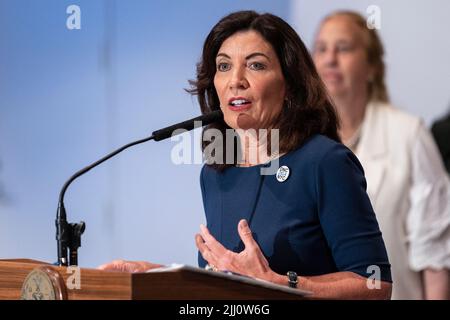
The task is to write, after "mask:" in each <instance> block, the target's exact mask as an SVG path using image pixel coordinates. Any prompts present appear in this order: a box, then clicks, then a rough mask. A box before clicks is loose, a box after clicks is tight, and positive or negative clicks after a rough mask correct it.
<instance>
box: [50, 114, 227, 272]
mask: <svg viewBox="0 0 450 320" xmlns="http://www.w3.org/2000/svg"><path fill="white" fill-rule="evenodd" d="M222 117H223V114H222V112H221V111H220V110H218V111H214V112H211V113H209V114H206V115H203V116H199V117H196V118H193V119H190V120H187V121H184V122H181V123H178V124H175V125H173V126H169V127H166V128H164V129H161V130H157V131H154V132H153V133H152V135H151V136H150V137H147V138H145V139H141V140H137V141H134V142H131V143H129V144H127V145H124V146H123V147H121V148H119V149H117V150H115V151H113V152H111V153H110V154H108V155H106V156H105V157H103V158H101V159H100V160H98V161H96V162H94V163H93V164H91V165H89V166H87V167H85V168H83V169H81V170H80V171H78V172H76V173H75V174H74V175H72V176H71V177H70V178H69V180H67V181H66V183H65V184H64V185H63V187H62V189H61V192H60V194H59V201H58V209H57V212H56V221H55V225H56V241H57V247H58V248H57V249H58V261H57V263H56V264H57V265H59V266H68V265H71V266H76V265H78V248H79V247H80V246H81V235H82V234H83V232H84V230H85V228H86V224H85V223H84V222H83V221H81V222H80V223H68V222H67V215H66V209H65V207H64V195H65V194H66V191H67V188H68V187H69V185H70V184H71V183H72V182H73V181H74V180H75V179H77V178H78V177H79V176H81V175H83V174H85V173H86V172H88V171H89V170H91V169H93V168H95V167H96V166H98V165H100V164H101V163H103V162H105V161H106V160H108V159H110V158H112V157H114V156H115V155H117V154H119V153H120V152H122V151H123V150H125V149H128V148H129V147H132V146H134V145H137V144H140V143H144V142H147V141H150V140H155V141H161V140H164V139H166V138H169V137H170V136H172V135H173V134H180V133H182V132H181V131H180V132H177V133H174V130H176V129H184V130H188V131H189V130H192V129H194V128H195V122H196V121H201V122H202V123H201V125H202V126H205V125H208V124H210V123H213V122H216V121H218V120H220V119H222ZM68 251H69V258H70V260H68V259H67V254H68Z"/></svg>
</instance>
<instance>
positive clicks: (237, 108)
mask: <svg viewBox="0 0 450 320" xmlns="http://www.w3.org/2000/svg"><path fill="white" fill-rule="evenodd" d="M251 107H252V103H251V102H250V103H246V104H241V105H237V106H233V105H230V104H229V105H228V108H229V109H230V110H231V111H245V110H248V109H250V108H251Z"/></svg>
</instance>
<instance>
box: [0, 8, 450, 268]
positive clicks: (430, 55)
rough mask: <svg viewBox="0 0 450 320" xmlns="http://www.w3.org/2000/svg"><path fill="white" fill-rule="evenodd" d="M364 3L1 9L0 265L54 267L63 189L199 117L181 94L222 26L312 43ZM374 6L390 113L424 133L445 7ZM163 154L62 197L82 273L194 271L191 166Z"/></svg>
mask: <svg viewBox="0 0 450 320" xmlns="http://www.w3.org/2000/svg"><path fill="white" fill-rule="evenodd" d="M70 4H77V5H79V6H80V7H81V21H82V22H81V30H72V31H71V30H68V29H67V28H66V19H67V17H68V15H67V14H66V8H67V6H68V5H70ZM369 4H373V3H371V1H360V0H358V1H356V0H353V1H345V0H341V1H325V0H320V1H319V0H315V1H309V0H295V1H294V0H293V1H288V0H284V1H270V0H264V1H263V0H252V1H249V0H246V1H238V0H233V1H231V0H219V1H207V0H202V1H200V0H195V1H192V0H190V1H162V0H161V1H145V0H133V1H125V0H117V1H113V0H108V1H106V0H82V1H75V0H72V1H65V0H40V1H31V0H29V1H26V0H0V258H12V257H28V258H35V259H40V260H45V261H49V262H53V261H55V260H56V243H55V239H54V238H55V228H54V218H55V213H56V206H57V199H58V194H59V190H60V188H61V187H62V184H63V183H64V181H65V180H66V179H67V178H68V177H69V176H70V175H71V174H73V173H74V172H75V171H76V170H78V169H80V168H82V167H83V166H85V165H87V164H89V163H91V162H93V161H95V160H97V159H98V158H100V157H101V156H103V155H104V154H106V153H107V152H109V151H111V150H113V149H115V148H117V147H119V146H121V145H123V144H125V143H128V142H130V141H133V140H136V139H139V138H143V137H146V136H148V135H149V134H150V133H151V132H152V131H153V130H155V129H158V128H160V127H163V126H165V125H168V124H172V123H174V122H178V121H181V120H184V119H186V118H190V117H193V116H196V115H198V114H199V110H198V106H197V103H196V100H195V99H193V98H191V97H190V96H189V95H188V94H187V93H186V92H184V90H183V88H187V87H188V83H187V80H188V79H192V78H193V77H194V75H195V63H196V62H197V61H198V59H199V57H200V52H201V46H202V43H203V40H204V38H205V36H206V35H207V33H208V32H209V30H210V29H211V27H212V26H213V25H214V24H215V23H216V22H217V21H218V20H219V18H221V17H222V16H224V15H226V14H227V13H229V12H231V11H235V10H240V9H255V10H258V11H269V12H272V13H275V14H277V15H279V16H281V17H282V18H284V19H286V20H287V21H288V22H290V23H292V24H293V25H294V26H295V27H296V28H297V30H298V31H299V33H300V34H301V35H302V37H304V39H305V42H306V43H307V44H311V42H312V37H313V33H314V30H315V28H316V26H317V23H318V21H319V20H320V18H321V17H322V16H323V15H324V14H326V13H328V12H330V11H331V10H333V9H335V8H342V7H345V8H354V9H358V10H359V11H361V12H363V13H364V11H365V9H366V8H367V6H368V5H369ZM378 4H379V5H380V6H381V9H382V26H383V27H382V30H381V35H382V37H383V40H384V41H385V44H386V48H387V52H388V54H387V62H388V68H389V69H388V82H389V85H390V88H391V92H392V96H393V100H394V101H395V102H398V104H399V105H400V106H401V107H404V108H405V109H407V110H409V111H411V112H412V113H415V114H417V115H420V116H422V117H424V118H425V119H426V120H427V122H428V123H430V122H431V120H433V119H434V118H436V117H437V116H439V115H442V114H443V113H444V111H445V110H446V109H447V105H448V103H449V101H450V94H449V93H450V92H449V90H448V88H449V83H450V63H449V62H448V61H447V60H448V57H449V56H450V44H449V42H448V37H447V35H446V34H447V33H448V31H449V30H450V25H449V22H448V21H449V20H448V19H446V17H445V14H446V13H447V12H450V7H449V6H450V5H449V2H448V1H446V0H435V1H432V2H431V1H421V0H418V1H404V0H396V1H381V0H380V1H378ZM412 21H413V22H412ZM414 21H415V22H414ZM174 145H175V143H174V142H171V141H169V140H168V141H164V142H160V143H154V142H150V143H147V144H145V145H140V146H136V147H134V148H133V149H131V150H128V151H126V152H125V153H123V154H121V155H119V156H118V157H116V158H115V159H113V160H111V161H109V162H107V163H105V164H103V165H102V166H101V167H99V168H97V169H95V171H91V172H89V173H88V174H86V175H85V176H84V177H82V178H80V179H79V180H77V181H76V182H75V183H74V184H73V185H72V186H71V188H70V189H69V190H68V192H67V196H66V208H67V210H68V215H69V219H70V221H72V222H76V221H79V220H85V221H86V222H87V230H86V233H85V235H84V236H83V242H82V248H81V249H80V264H81V265H83V266H91V267H93V266H96V265H98V264H100V263H103V262H106V261H109V260H111V259H115V258H125V259H139V260H149V261H153V262H159V263H171V262H181V263H189V264H194V265H195V264H196V261H197V260H196V259H197V253H196V248H195V244H194V240H193V238H194V234H195V233H196V232H197V230H198V225H199V224H200V223H202V222H204V214H203V207H202V203H201V196H200V188H199V184H198V175H199V171H200V165H182V166H176V165H174V164H173V163H172V161H171V158H170V153H171V149H172V147H173V146H174Z"/></svg>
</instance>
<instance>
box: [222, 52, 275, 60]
mask: <svg viewBox="0 0 450 320" xmlns="http://www.w3.org/2000/svg"><path fill="white" fill-rule="evenodd" d="M257 56H262V57H265V58H266V59H267V60H269V61H270V58H269V57H268V56H267V55H266V54H264V53H262V52H253V53H251V54H249V55H248V56H246V57H245V60H249V59H251V58H254V57H257ZM219 57H224V58H227V59H231V57H230V56H229V55H227V54H226V53H223V52H220V53H218V54H217V56H216V59H217V58H219Z"/></svg>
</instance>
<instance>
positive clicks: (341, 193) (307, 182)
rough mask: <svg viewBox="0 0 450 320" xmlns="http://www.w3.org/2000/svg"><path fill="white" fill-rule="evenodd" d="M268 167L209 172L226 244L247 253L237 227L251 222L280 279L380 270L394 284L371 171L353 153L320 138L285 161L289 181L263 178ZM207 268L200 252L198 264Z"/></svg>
mask: <svg viewBox="0 0 450 320" xmlns="http://www.w3.org/2000/svg"><path fill="white" fill-rule="evenodd" d="M262 166H264V165H258V166H253V167H231V168H228V169H226V170H224V171H223V172H219V171H217V170H215V169H213V168H211V167H209V166H206V165H205V166H204V167H203V168H202V172H201V176H200V183H201V190H202V196H203V204H204V209H205V213H206V220H207V226H208V228H209V230H210V232H211V233H212V235H213V236H214V237H215V238H216V239H217V240H218V241H219V242H221V243H222V244H223V245H224V246H225V247H226V248H227V249H229V250H232V251H234V252H240V251H242V250H243V248H244V246H243V243H242V241H241V240H240V238H239V234H238V232H237V225H238V222H239V220H240V219H247V221H248V222H249V225H250V228H251V230H252V232H253V236H254V238H255V240H256V241H257V242H258V244H259V246H260V248H261V250H262V252H263V254H264V256H265V257H266V258H267V260H268V262H269V265H270V267H271V268H272V270H274V271H275V272H277V273H279V274H286V272H287V271H296V272H297V273H298V274H299V275H303V276H314V275H322V274H327V273H333V272H338V271H351V272H354V273H357V274H359V275H361V276H364V277H368V276H371V275H373V274H374V273H373V267H370V266H373V265H375V266H378V267H379V270H380V272H381V280H383V281H389V282H391V273H390V264H389V261H388V257H387V253H386V248H385V245H384V242H383V238H382V236H381V232H380V230H379V227H378V223H377V220H376V218H375V214H374V212H373V209H372V205H371V203H370V200H369V198H368V196H367V193H366V180H365V178H364V171H363V168H362V166H361V164H360V163H359V161H358V159H357V158H356V156H355V155H354V154H353V153H352V152H351V151H350V150H349V149H347V148H346V147H345V146H343V145H342V144H340V143H337V142H335V141H333V140H331V139H329V138H327V137H325V136H322V135H316V136H313V137H311V138H310V139H309V140H308V141H307V142H306V143H305V144H303V145H302V146H301V147H300V148H298V149H297V150H294V151H292V152H290V153H288V154H285V155H283V156H281V157H280V158H279V166H287V167H288V168H289V169H290V175H289V177H288V179H287V180H286V181H284V182H279V181H278V180H277V179H276V176H275V175H261V174H260V173H261V172H260V170H261V168H262ZM266 166H267V165H266ZM205 265H206V261H205V260H204V259H203V257H202V256H201V254H199V266H200V267H204V266H205ZM369 267H370V268H369ZM368 268H369V269H368Z"/></svg>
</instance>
